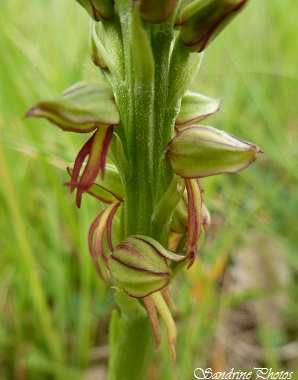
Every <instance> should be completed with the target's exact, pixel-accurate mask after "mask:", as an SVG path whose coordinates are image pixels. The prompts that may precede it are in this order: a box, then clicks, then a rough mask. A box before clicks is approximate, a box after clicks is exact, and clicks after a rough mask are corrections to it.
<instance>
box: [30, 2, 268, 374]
mask: <svg viewBox="0 0 298 380" xmlns="http://www.w3.org/2000/svg"><path fill="white" fill-rule="evenodd" d="M77 1H78V2H79V3H80V4H81V5H82V6H83V7H84V8H85V9H86V10H87V11H88V13H89V14H90V16H91V18H92V19H93V20H92V22H91V31H90V52H91V57H92V60H93V62H94V64H95V65H96V66H98V68H99V69H100V71H101V73H102V74H103V77H104V79H105V81H104V83H100V84H87V83H78V84H76V85H74V86H72V87H71V88H69V89H67V90H66V91H65V92H64V93H62V94H61V95H60V96H58V97H56V98H54V99H52V100H47V101H44V102H40V103H38V104H37V105H36V106H35V107H33V108H32V109H30V110H29V112H28V114H27V115H28V116H34V117H43V118H46V119H48V120H49V121H51V122H52V123H54V124H55V125H57V126H58V127H60V128H61V129H62V130H64V131H73V132H78V133H92V136H91V137H90V139H89V140H88V141H87V142H86V143H85V144H84V146H83V147H82V149H81V150H80V151H79V153H78V155H77V158H76V160H75V163H74V165H71V166H69V167H68V172H69V174H70V178H71V180H70V182H69V183H68V184H67V185H68V186H69V187H70V190H71V191H74V190H76V203H77V206H78V207H80V206H81V201H82V195H83V193H85V192H86V193H89V194H90V195H92V196H94V197H96V198H98V199H99V200H100V201H101V202H103V203H105V204H106V207H105V208H104V209H103V211H101V212H100V213H99V215H98V216H97V217H96V219H95V220H94V222H93V223H92V224H91V227H90V232H89V239H88V241H89V249H90V254H91V257H92V260H93V263H94V266H95V268H96V270H97V272H98V275H99V277H100V278H101V279H102V280H103V281H105V282H106V283H107V284H108V285H113V287H116V289H117V291H116V294H115V297H116V300H117V302H118V305H119V307H120V310H121V314H115V315H114V317H113V318H112V322H111V329H110V335H111V357H110V378H111V379H120V378H121V379H125V378H130V379H138V378H139V377H140V378H144V373H145V372H144V371H145V368H146V363H148V361H149V353H150V352H151V351H152V335H154V337H155V342H156V347H158V346H159V344H160V341H161V332H160V326H159V321H158V317H157V313H158V314H159V315H160V317H161V319H162V320H163V322H164V323H165V326H166V329H167V336H168V344H169V347H170V350H171V354H172V359H173V361H174V360H175V341H176V335H177V333H176V327H175V323H174V320H173V318H172V315H171V312H170V309H172V308H173V305H174V304H173V301H172V298H171V296H170V293H169V290H168V287H167V286H168V284H169V283H170V280H171V274H172V272H173V270H174V269H175V273H177V271H178V270H180V269H182V268H183V267H184V264H185V263H188V265H187V268H189V267H191V265H192V264H193V262H194V260H195V258H196V256H197V253H198V250H199V246H200V245H201V243H202V240H203V237H204V229H205V228H206V227H207V226H208V225H209V224H210V215H209V212H208V210H207V208H206V206H205V204H204V200H203V197H202V193H203V189H202V187H201V185H200V178H203V177H207V176H212V175H216V174H220V173H235V172H238V171H240V170H242V169H244V168H246V167H247V166H248V165H250V164H251V163H252V162H253V161H254V160H255V159H256V156H257V154H258V153H261V152H262V151H261V150H260V149H259V148H258V147H257V146H256V145H253V144H251V143H248V142H245V141H242V140H240V139H238V138H236V137H234V136H231V135H230V134H228V133H225V132H223V131H220V130H218V129H215V128H213V127H209V126H203V125H201V124H200V123H201V121H203V120H204V119H205V118H207V117H208V116H209V115H211V114H213V113H215V112H217V111H218V109H219V107H220V104H221V100H217V99H211V98H209V97H206V96H204V95H201V94H198V93H194V92H191V91H189V88H190V85H191V83H192V81H193V79H194V78H195V76H196V75H197V72H198V69H199V66H200V61H201V59H202V52H203V50H204V49H205V48H206V46H208V45H209V44H210V43H211V42H212V40H213V39H214V38H215V37H216V36H217V35H218V34H219V33H220V31H221V30H222V29H223V28H224V27H225V26H226V25H227V24H228V23H229V22H230V21H231V20H232V18H234V16H236V15H237V14H238V12H239V11H240V10H241V9H242V8H243V6H244V5H245V4H246V3H247V0H163V1H161V0H77ZM85 160H86V163H85ZM115 224H118V225H119V226H120V228H117V231H118V234H115V232H114V230H115ZM115 245H116V248H114V246H115ZM147 316H148V317H149V321H150V324H151V327H152V329H153V333H154V334H152V333H151V330H149V329H148V325H149V324H148V318H147Z"/></svg>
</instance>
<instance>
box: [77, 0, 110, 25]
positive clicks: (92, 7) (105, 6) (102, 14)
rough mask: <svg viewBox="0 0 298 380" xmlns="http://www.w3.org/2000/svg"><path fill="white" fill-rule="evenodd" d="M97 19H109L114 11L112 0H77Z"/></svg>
mask: <svg viewBox="0 0 298 380" xmlns="http://www.w3.org/2000/svg"><path fill="white" fill-rule="evenodd" d="M77 2H78V3H79V4H81V5H82V7H83V8H85V9H86V11H87V12H88V13H89V15H90V16H91V17H92V18H93V20H95V21H100V20H108V19H109V18H110V17H112V15H113V13H114V4H113V1H112V0H77Z"/></svg>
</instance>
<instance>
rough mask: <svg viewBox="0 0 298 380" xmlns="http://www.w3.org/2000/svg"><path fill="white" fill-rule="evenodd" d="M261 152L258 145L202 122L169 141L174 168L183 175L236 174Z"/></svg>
mask: <svg viewBox="0 0 298 380" xmlns="http://www.w3.org/2000/svg"><path fill="white" fill-rule="evenodd" d="M258 153H263V151H262V150H261V149H260V148H259V147H258V146H256V145H254V144H251V143H249V142H246V141H243V140H240V139H238V138H236V137H234V136H232V135H230V134H228V133H226V132H224V131H219V130H218V129H215V128H212V127H207V126H203V125H200V126H192V127H188V128H186V129H184V130H183V131H182V132H180V133H178V135H177V136H176V137H174V138H173V140H172V141H171V142H170V144H169V157H170V161H171V164H172V168H173V170H174V172H175V173H176V174H178V175H180V176H181V177H184V178H202V177H208V176H211V175H215V174H221V173H236V172H238V171H240V170H242V169H244V168H246V167H247V166H249V165H250V164H251V163H252V162H253V161H255V160H256V157H257V154H258Z"/></svg>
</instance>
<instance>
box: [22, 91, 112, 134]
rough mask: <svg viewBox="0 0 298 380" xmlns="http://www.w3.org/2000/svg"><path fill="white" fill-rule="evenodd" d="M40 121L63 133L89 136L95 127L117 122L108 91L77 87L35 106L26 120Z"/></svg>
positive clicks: (110, 92) (110, 93) (110, 94)
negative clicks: (30, 117) (53, 125)
mask: <svg viewBox="0 0 298 380" xmlns="http://www.w3.org/2000/svg"><path fill="white" fill-rule="evenodd" d="M29 116H33V117H42V118H46V119H48V120H49V121H50V122H52V123H54V124H56V125H57V126H58V127H60V128H61V129H63V130H64V131H73V132H79V133H87V132H91V131H93V130H94V129H96V128H97V124H105V125H114V124H118V123H119V121H120V116H119V112H118V109H117V106H116V103H115V100H114V94H113V91H112V89H111V87H110V86H109V85H107V84H86V83H77V84H75V85H73V86H72V87H70V88H68V89H67V90H65V91H64V92H63V93H62V94H61V95H60V96H57V97H56V98H53V99H51V100H46V101H43V102H40V103H38V104H37V105H36V106H35V107H33V108H31V109H30V110H29V111H28V112H27V114H26V117H29Z"/></svg>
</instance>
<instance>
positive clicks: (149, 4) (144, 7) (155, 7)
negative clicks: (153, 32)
mask: <svg viewBox="0 0 298 380" xmlns="http://www.w3.org/2000/svg"><path fill="white" fill-rule="evenodd" d="M176 3H177V0H163V1H160V0H142V1H141V6H140V12H141V17H142V19H143V20H145V21H148V22H151V23H152V24H160V23H162V22H164V21H166V20H167V19H168V17H170V15H171V13H172V12H173V10H174V8H175V6H176Z"/></svg>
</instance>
